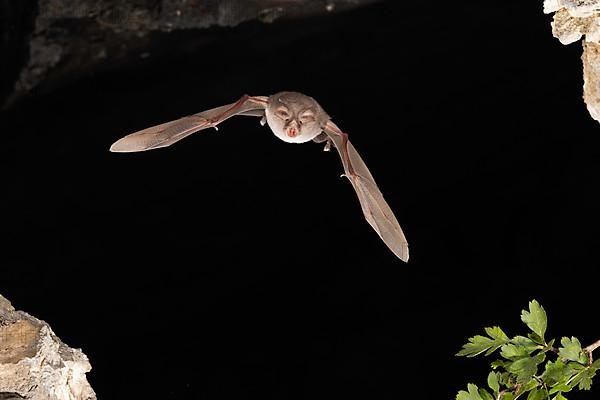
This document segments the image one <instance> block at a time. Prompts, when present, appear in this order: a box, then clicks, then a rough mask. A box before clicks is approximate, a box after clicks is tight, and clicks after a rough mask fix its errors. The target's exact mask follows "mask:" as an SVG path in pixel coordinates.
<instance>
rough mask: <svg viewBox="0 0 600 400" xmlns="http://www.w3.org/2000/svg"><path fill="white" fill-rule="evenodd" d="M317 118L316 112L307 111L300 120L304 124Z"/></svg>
mask: <svg viewBox="0 0 600 400" xmlns="http://www.w3.org/2000/svg"><path fill="white" fill-rule="evenodd" d="M314 120H315V114H313V112H312V111H305V112H304V113H303V114H302V115H300V122H302V123H303V124H305V123H308V122H313V121H314Z"/></svg>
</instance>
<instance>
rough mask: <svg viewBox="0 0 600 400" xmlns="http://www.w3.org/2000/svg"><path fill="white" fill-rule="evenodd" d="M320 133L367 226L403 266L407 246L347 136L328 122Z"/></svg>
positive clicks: (373, 180)
mask: <svg viewBox="0 0 600 400" xmlns="http://www.w3.org/2000/svg"><path fill="white" fill-rule="evenodd" d="M323 130H324V132H325V134H326V135H327V136H328V137H329V139H330V140H331V141H332V142H333V144H334V145H335V148H336V149H337V151H338V153H339V154H340V157H341V159H342V164H343V165H344V171H345V176H346V177H347V178H348V179H349V180H350V183H352V186H353V187H354V190H355V191H356V194H357V195H358V200H359V201H360V206H361V208H362V211H363V214H364V215H365V218H366V219H367V222H369V224H370V225H371V226H372V227H373V229H375V231H376V232H377V234H379V237H381V239H382V240H383V241H384V243H385V244H386V245H387V246H388V247H389V248H390V250H392V251H393V252H394V254H396V256H398V258H400V259H401V260H402V261H404V262H407V261H408V242H407V241H406V237H405V236H404V233H403V232H402V228H400V224H398V221H397V220H396V217H395V216H394V213H393V212H392V210H391V209H390V206H389V205H388V204H387V202H386V201H385V200H384V198H383V195H382V194H381V192H380V191H379V188H378V187H377V184H376V183H375V179H373V175H371V172H370V171H369V169H368V168H367V166H366V164H365V163H364V161H363V160H362V158H361V157H360V155H359V154H358V152H357V151H356V149H355V148H354V146H353V145H352V143H350V141H349V140H348V135H347V134H345V133H344V132H342V131H341V130H340V129H339V128H338V127H337V126H336V125H335V124H334V123H333V122H331V121H328V122H327V124H326V125H325V128H324V129H323Z"/></svg>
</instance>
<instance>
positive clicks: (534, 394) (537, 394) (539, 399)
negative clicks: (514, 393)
mask: <svg viewBox="0 0 600 400" xmlns="http://www.w3.org/2000/svg"><path fill="white" fill-rule="evenodd" d="M545 398H546V392H545V391H544V390H540V389H532V390H531V392H529V394H528V395H527V400H543V399H545Z"/></svg>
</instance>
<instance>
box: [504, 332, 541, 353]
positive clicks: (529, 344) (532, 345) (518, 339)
mask: <svg viewBox="0 0 600 400" xmlns="http://www.w3.org/2000/svg"><path fill="white" fill-rule="evenodd" d="M510 342H511V343H512V344H514V345H515V346H517V347H520V348H522V349H523V350H525V351H526V352H527V354H531V353H533V352H534V351H536V350H541V349H543V348H544V346H541V345H539V344H537V343H536V342H534V341H533V340H532V339H530V338H528V337H525V336H515V337H514V338H512V339H510Z"/></svg>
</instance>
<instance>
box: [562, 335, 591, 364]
mask: <svg viewBox="0 0 600 400" xmlns="http://www.w3.org/2000/svg"><path fill="white" fill-rule="evenodd" d="M560 344H561V345H562V346H561V347H559V348H558V355H559V356H560V357H561V358H563V359H565V360H569V361H575V362H578V363H580V364H587V363H588V356H587V354H586V353H585V352H584V351H583V350H582V348H581V343H580V342H579V339H577V338H576V337H575V336H573V337H571V339H569V338H568V337H563V338H562V339H561V340H560Z"/></svg>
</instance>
